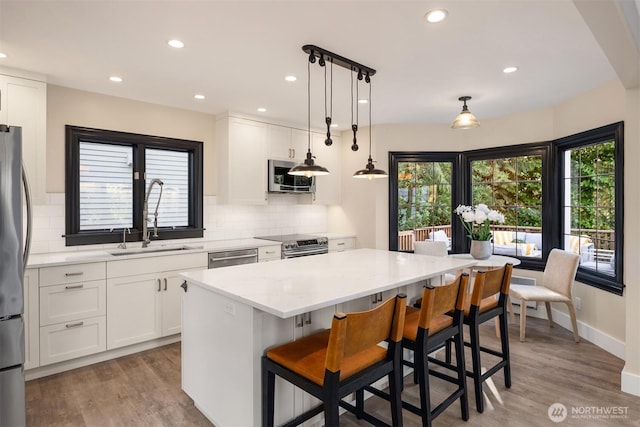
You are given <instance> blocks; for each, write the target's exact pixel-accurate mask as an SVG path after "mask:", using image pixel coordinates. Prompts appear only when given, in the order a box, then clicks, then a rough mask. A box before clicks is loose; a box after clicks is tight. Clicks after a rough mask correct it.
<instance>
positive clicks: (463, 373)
mask: <svg viewBox="0 0 640 427" xmlns="http://www.w3.org/2000/svg"><path fill="white" fill-rule="evenodd" d="M455 345H456V367H457V368H458V387H460V388H462V396H460V412H461V414H462V419H463V420H464V421H467V420H468V419H469V399H468V393H467V368H466V366H465V362H464V339H463V337H462V331H460V333H459V334H458V335H456V336H455ZM447 348H449V346H447ZM449 357H451V356H449Z"/></svg>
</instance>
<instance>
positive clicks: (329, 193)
mask: <svg viewBox="0 0 640 427" xmlns="http://www.w3.org/2000/svg"><path fill="white" fill-rule="evenodd" d="M312 136H313V148H312V150H313V155H314V156H315V157H316V158H315V161H316V163H317V164H319V165H320V166H324V167H325V168H327V169H328V170H329V175H321V176H317V177H316V192H315V195H314V203H316V204H324V205H339V204H340V203H341V201H342V147H341V138H340V136H339V135H331V139H332V140H333V144H331V145H330V146H326V145H325V143H324V140H325V139H326V135H324V134H319V133H313V135H312Z"/></svg>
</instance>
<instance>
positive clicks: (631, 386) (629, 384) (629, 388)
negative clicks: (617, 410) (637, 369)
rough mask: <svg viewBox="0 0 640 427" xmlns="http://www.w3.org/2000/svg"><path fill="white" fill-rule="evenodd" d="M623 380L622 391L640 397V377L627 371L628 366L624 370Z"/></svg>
mask: <svg viewBox="0 0 640 427" xmlns="http://www.w3.org/2000/svg"><path fill="white" fill-rule="evenodd" d="M621 379H622V386H621V388H620V389H621V390H622V391H624V392H625V393H629V394H633V395H635V396H640V375H638V374H636V373H632V372H629V371H627V366H626V365H625V367H624V369H622V376H621Z"/></svg>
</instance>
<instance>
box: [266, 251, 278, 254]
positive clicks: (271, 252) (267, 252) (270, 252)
mask: <svg viewBox="0 0 640 427" xmlns="http://www.w3.org/2000/svg"><path fill="white" fill-rule="evenodd" d="M264 253H265V254H267V255H271V254H275V253H276V251H264Z"/></svg>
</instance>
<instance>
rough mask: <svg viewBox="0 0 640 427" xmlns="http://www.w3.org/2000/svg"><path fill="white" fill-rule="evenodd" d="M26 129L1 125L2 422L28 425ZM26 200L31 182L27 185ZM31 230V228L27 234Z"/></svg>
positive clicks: (0, 281) (0, 392) (0, 396)
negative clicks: (24, 231) (24, 216)
mask: <svg viewBox="0 0 640 427" xmlns="http://www.w3.org/2000/svg"><path fill="white" fill-rule="evenodd" d="M23 175H24V174H23V171H22V129H21V128H20V127H15V126H11V127H9V126H5V125H0V426H1V427H5V426H6V427H20V426H24V425H25V424H26V410H25V387H24V367H23V364H24V321H23V318H22V313H23V309H24V302H23V290H22V287H23V277H24V266H25V264H26V256H27V252H28V250H27V251H23V248H24V247H27V248H28V246H29V244H28V243H26V244H23V240H22V226H23V219H22V182H23V181H22V178H23ZM25 192H26V195H27V197H26V198H27V200H28V199H29V195H28V193H29V191H28V186H26V185H25ZM27 234H28V233H27Z"/></svg>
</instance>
